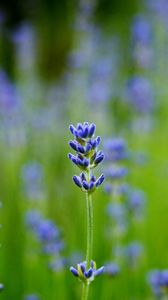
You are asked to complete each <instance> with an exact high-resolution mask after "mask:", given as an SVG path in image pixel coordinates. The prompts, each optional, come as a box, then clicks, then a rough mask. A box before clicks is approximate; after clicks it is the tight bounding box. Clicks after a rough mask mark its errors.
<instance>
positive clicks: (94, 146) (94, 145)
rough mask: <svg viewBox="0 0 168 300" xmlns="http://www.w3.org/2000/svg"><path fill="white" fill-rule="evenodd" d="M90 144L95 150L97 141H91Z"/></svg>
mask: <svg viewBox="0 0 168 300" xmlns="http://www.w3.org/2000/svg"><path fill="white" fill-rule="evenodd" d="M90 144H91V146H92V148H93V149H95V148H96V140H91V141H90Z"/></svg>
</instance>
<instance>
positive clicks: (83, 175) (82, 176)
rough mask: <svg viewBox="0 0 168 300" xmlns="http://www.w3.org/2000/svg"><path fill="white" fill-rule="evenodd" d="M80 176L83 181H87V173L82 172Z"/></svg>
mask: <svg viewBox="0 0 168 300" xmlns="http://www.w3.org/2000/svg"><path fill="white" fill-rule="evenodd" d="M80 177H81V180H82V181H84V180H85V181H86V176H85V174H84V173H83V172H82V173H81V174H80Z"/></svg>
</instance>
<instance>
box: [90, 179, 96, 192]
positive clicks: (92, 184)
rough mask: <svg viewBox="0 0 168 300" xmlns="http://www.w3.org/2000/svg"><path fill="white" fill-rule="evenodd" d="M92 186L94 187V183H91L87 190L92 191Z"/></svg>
mask: <svg viewBox="0 0 168 300" xmlns="http://www.w3.org/2000/svg"><path fill="white" fill-rule="evenodd" d="M94 186H95V185H94V182H93V181H91V182H90V184H89V189H90V190H92V189H93V188H94Z"/></svg>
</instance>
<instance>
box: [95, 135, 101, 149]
mask: <svg viewBox="0 0 168 300" xmlns="http://www.w3.org/2000/svg"><path fill="white" fill-rule="evenodd" d="M100 141H101V138H100V136H97V138H96V147H98V146H99V144H100Z"/></svg>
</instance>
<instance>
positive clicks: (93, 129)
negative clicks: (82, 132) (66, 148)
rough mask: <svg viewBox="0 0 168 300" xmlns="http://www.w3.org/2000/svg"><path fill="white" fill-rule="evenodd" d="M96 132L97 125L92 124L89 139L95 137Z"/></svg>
mask: <svg viewBox="0 0 168 300" xmlns="http://www.w3.org/2000/svg"><path fill="white" fill-rule="evenodd" d="M95 130H96V125H95V124H93V123H92V124H90V126H89V133H88V136H89V137H92V136H93V135H94V132H95Z"/></svg>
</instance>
